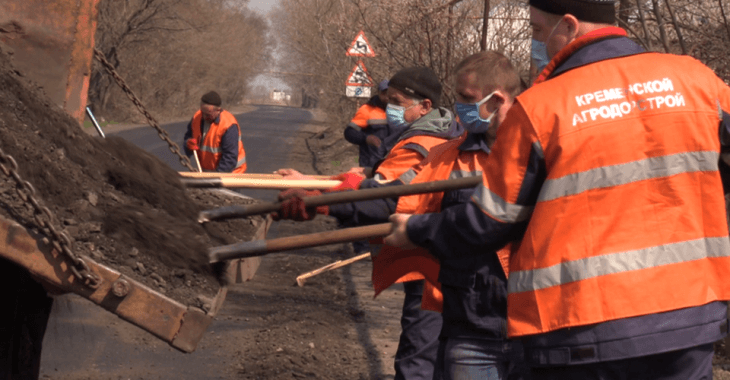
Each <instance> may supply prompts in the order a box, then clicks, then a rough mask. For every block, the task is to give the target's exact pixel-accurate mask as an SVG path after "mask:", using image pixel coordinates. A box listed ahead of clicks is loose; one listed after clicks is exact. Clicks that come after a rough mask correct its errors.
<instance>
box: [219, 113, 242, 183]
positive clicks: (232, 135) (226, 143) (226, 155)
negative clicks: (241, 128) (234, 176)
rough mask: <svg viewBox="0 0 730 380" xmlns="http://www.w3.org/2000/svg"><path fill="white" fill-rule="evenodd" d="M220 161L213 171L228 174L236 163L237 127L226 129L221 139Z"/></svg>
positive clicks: (235, 125) (234, 125)
mask: <svg viewBox="0 0 730 380" xmlns="http://www.w3.org/2000/svg"><path fill="white" fill-rule="evenodd" d="M220 148H221V159H220V161H218V167H217V168H216V169H215V170H216V171H217V172H220V173H224V172H225V173H230V172H232V171H233V169H235V168H236V164H237V163H238V125H237V124H233V125H231V126H230V127H228V130H227V131H226V133H224V134H223V137H221V146H220Z"/></svg>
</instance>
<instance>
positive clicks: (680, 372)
mask: <svg viewBox="0 0 730 380" xmlns="http://www.w3.org/2000/svg"><path fill="white" fill-rule="evenodd" d="M712 354H713V349H712V343H710V344H705V345H702V346H697V347H691V348H687V349H684V350H678V351H670V352H665V353H662V354H656V355H649V356H642V357H637V358H630V359H623V360H614V361H608V362H599V363H590V364H580V365H572V366H564V367H548V368H537V367H535V368H532V378H533V379H534V380H634V379H641V380H712Z"/></svg>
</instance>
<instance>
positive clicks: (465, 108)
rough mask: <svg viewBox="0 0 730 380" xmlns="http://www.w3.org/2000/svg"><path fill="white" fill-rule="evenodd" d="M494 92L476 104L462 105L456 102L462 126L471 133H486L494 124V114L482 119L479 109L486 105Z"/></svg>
mask: <svg viewBox="0 0 730 380" xmlns="http://www.w3.org/2000/svg"><path fill="white" fill-rule="evenodd" d="M493 95H494V92H493V93H491V94H489V95H487V96H486V97H484V99H482V100H480V101H478V102H476V103H460V102H456V115H458V116H459V121H460V122H461V125H462V126H463V127H464V129H466V130H467V131H468V132H470V133H486V132H487V130H488V129H489V125H490V124H491V123H492V119H493V118H494V115H495V114H496V112H495V113H493V114H491V115H489V117H488V118H486V119H482V117H481V116H480V115H479V107H481V106H482V104H484V103H486V102H487V101H488V100H489V99H491V98H492V96H493Z"/></svg>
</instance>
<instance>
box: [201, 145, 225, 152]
mask: <svg viewBox="0 0 730 380" xmlns="http://www.w3.org/2000/svg"><path fill="white" fill-rule="evenodd" d="M200 150H202V151H204V152H210V153H216V154H217V153H220V152H221V148H213V147H212V146H208V145H203V146H201V147H200Z"/></svg>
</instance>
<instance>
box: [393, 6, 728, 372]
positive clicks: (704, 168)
mask: <svg viewBox="0 0 730 380" xmlns="http://www.w3.org/2000/svg"><path fill="white" fill-rule="evenodd" d="M614 7H615V4H614V2H613V1H610V0H583V1H574V0H530V22H531V25H532V28H533V38H534V39H536V40H537V41H538V42H541V43H543V44H544V45H545V47H546V49H545V53H546V54H547V55H548V57H549V58H550V59H551V60H550V62H549V63H548V65H547V67H546V68H545V69H544V70H543V71H542V72H541V73H540V75H539V76H538V79H537V80H536V82H535V84H534V85H533V86H532V87H531V88H530V89H528V90H527V91H525V92H524V93H522V94H521V95H519V96H518V97H517V99H516V101H515V104H514V105H513V107H512V109H511V110H510V111H509V113H508V115H507V118H506V119H505V121H504V123H503V124H502V126H501V127H500V128H499V130H498V132H497V139H496V142H495V144H494V145H493V147H492V152H491V154H490V155H489V158H488V159H487V160H486V161H485V163H484V171H483V183H482V185H480V186H478V187H477V189H476V191H475V194H474V196H473V197H472V201H471V202H469V203H466V204H463V205H458V206H454V207H450V208H447V209H444V210H443V211H442V212H440V213H434V214H424V215H412V216H411V215H405V214H395V215H393V216H392V217H391V221H392V222H393V228H394V232H393V233H392V234H391V235H389V236H388V237H387V238H386V239H385V242H386V243H388V244H391V245H394V246H399V247H403V248H408V247H412V246H413V244H415V245H418V246H421V247H425V248H428V249H429V250H430V251H432V252H434V251H436V252H439V251H449V250H450V251H451V252H452V253H453V254H454V255H455V256H456V255H459V254H460V253H463V254H464V256H465V257H466V256H468V255H469V254H473V252H474V250H473V249H474V247H484V248H483V249H482V252H483V253H481V254H490V252H492V251H493V250H495V249H499V248H500V247H502V246H504V245H505V244H506V243H507V242H509V241H514V240H517V239H520V238H521V241H520V243H519V244H518V246H517V247H516V248H515V250H513V252H512V254H511V255H510V260H509V279H508V296H507V308H508V311H507V329H508V335H509V336H510V337H511V338H518V339H520V340H521V341H522V343H523V346H524V349H525V359H526V361H527V363H528V364H529V365H530V367H531V369H532V376H533V379H560V380H566V379H567V380H571V379H580V380H584V379H676V380H680V379H681V380H687V379H711V378H712V356H713V343H714V342H716V341H718V340H719V339H721V338H722V337H724V336H725V335H726V332H727V322H728V321H727V304H726V301H727V300H728V299H730V282H728V281H727V278H728V276H729V275H730V257H729V256H730V240H728V227H727V222H726V220H725V215H724V212H723V211H724V207H725V202H724V197H723V189H722V182H721V178H720V174H719V172H718V159H719V154H720V150H721V146H727V145H728V142H730V139H728V138H729V133H730V131H728V121H730V115H728V113H727V110H729V109H730V88H728V87H727V86H726V85H725V83H724V82H723V81H722V80H720V79H719V78H718V77H717V76H716V75H715V73H713V72H712V70H710V69H709V68H707V67H706V66H704V65H702V64H701V63H699V62H698V61H696V60H695V59H693V58H690V57H683V56H675V55H670V54H661V53H649V52H645V51H644V50H643V49H642V48H641V47H640V46H639V45H637V44H636V43H634V42H633V41H631V40H630V39H629V38H627V37H626V32H625V31H624V30H622V29H620V28H617V27H615V26H613V25H614V24H615V21H616V20H615V8H614Z"/></svg>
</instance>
